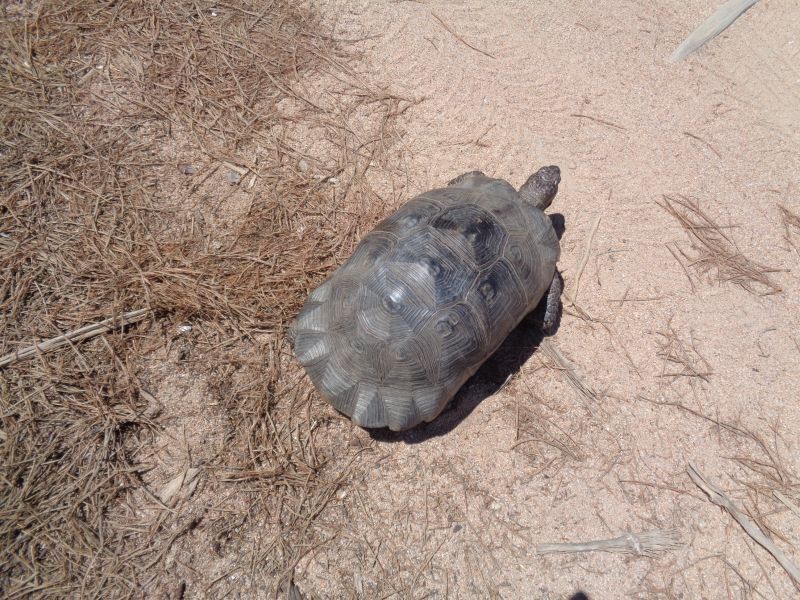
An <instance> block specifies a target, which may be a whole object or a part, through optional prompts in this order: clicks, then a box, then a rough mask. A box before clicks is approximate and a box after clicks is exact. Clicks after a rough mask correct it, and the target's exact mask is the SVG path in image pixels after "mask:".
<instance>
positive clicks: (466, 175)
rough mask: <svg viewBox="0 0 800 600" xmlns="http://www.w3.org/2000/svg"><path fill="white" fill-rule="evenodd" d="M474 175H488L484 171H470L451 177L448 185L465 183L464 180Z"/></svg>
mask: <svg viewBox="0 0 800 600" xmlns="http://www.w3.org/2000/svg"><path fill="white" fill-rule="evenodd" d="M472 177H486V174H485V173H484V172H483V171H469V172H467V173H463V174H461V175H459V176H458V177H456V178H455V179H451V180H450V181H448V182H447V185H448V187H449V186H451V185H458V184H459V183H463V182H464V180H466V179H470V178H472Z"/></svg>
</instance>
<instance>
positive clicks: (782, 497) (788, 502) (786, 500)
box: [772, 490, 800, 517]
mask: <svg viewBox="0 0 800 600" xmlns="http://www.w3.org/2000/svg"><path fill="white" fill-rule="evenodd" d="M772 493H773V494H775V497H776V498H777V499H778V500H780V501H781V502H783V504H784V505H785V506H786V508H788V509H789V510H790V511H792V512H793V513H794V515H795V516H796V517H800V506H797V504H795V503H794V502H792V501H791V500H790V499H789V497H788V496H786V495H785V494H781V493H780V492H779V491H778V490H775V491H773V492H772Z"/></svg>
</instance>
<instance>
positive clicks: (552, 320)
mask: <svg viewBox="0 0 800 600" xmlns="http://www.w3.org/2000/svg"><path fill="white" fill-rule="evenodd" d="M563 287H564V282H563V281H562V280H561V274H560V273H559V272H558V269H556V272H555V273H553V281H552V282H551V283H550V290H549V291H548V292H547V306H546V308H545V311H544V322H543V323H542V329H544V332H545V333H553V326H554V325H555V324H556V320H557V319H558V309H559V307H560V305H561V291H562V289H563Z"/></svg>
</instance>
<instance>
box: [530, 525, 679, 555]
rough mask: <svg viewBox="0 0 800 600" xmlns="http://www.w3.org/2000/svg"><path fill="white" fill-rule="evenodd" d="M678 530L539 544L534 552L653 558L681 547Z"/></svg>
mask: <svg viewBox="0 0 800 600" xmlns="http://www.w3.org/2000/svg"><path fill="white" fill-rule="evenodd" d="M681 545H682V544H681V542H680V539H679V537H678V532H677V531H675V530H667V531H663V530H658V529H657V530H654V531H646V532H644V533H626V534H625V535H621V536H620V537H616V538H613V539H609V540H595V541H591V542H575V543H566V544H539V545H538V546H536V552H538V553H539V554H551V553H554V552H595V551H600V552H624V553H626V554H635V555H637V556H647V557H649V558H653V557H655V556H657V555H658V554H659V553H661V552H665V551H667V550H675V549H676V548H680V547H681Z"/></svg>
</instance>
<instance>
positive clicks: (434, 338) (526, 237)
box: [290, 166, 561, 431]
mask: <svg viewBox="0 0 800 600" xmlns="http://www.w3.org/2000/svg"><path fill="white" fill-rule="evenodd" d="M560 181H561V174H560V171H559V169H558V167H555V166H549V167H543V168H541V169H539V170H538V171H537V172H536V173H534V174H533V175H531V176H530V177H529V178H528V180H527V181H526V182H525V184H524V185H523V186H522V187H521V188H520V189H519V191H517V190H515V189H514V188H513V187H512V186H511V184H509V183H508V182H507V181H504V180H502V179H493V178H490V177H487V176H486V175H484V174H483V173H481V172H480V171H472V172H469V173H464V174H463V175H461V176H460V177H457V178H455V179H453V180H452V181H451V182H449V183H448V186H447V187H445V188H441V189H435V190H431V191H429V192H425V193H424V194H421V195H419V196H417V197H416V198H414V199H412V200H411V201H409V202H408V203H406V204H405V205H404V206H402V207H401V208H400V209H398V210H397V211H396V212H395V213H394V214H392V215H390V216H389V217H387V218H386V219H384V220H383V221H381V222H380V223H378V225H377V226H376V227H375V229H373V230H372V231H371V232H370V233H369V234H367V235H366V236H365V237H364V239H363V240H362V241H361V242H360V243H359V244H358V246H357V247H356V249H355V251H354V252H353V254H352V256H351V257H350V258H349V259H348V260H347V261H346V262H345V263H344V264H343V265H342V266H341V267H339V269H337V270H336V271H335V272H334V273H333V274H332V275H331V276H330V277H328V279H327V280H325V281H324V282H323V283H322V284H321V285H320V286H319V287H318V288H317V289H315V290H314V291H313V292H312V293H311V294H310V295H309V297H308V299H307V300H306V303H305V305H304V306H303V309H302V310H301V311H300V313H299V315H298V316H297V319H296V320H295V322H294V324H293V325H292V328H291V331H290V340H291V342H292V344H293V349H294V353H295V355H296V356H297V358H298V359H299V361H300V363H301V364H302V365H303V367H304V368H305V370H306V372H307V373H308V375H309V377H310V378H311V381H312V382H313V383H314V385H315V386H316V388H317V390H318V391H319V393H320V394H321V395H322V397H323V398H325V399H326V400H327V401H328V402H329V403H330V404H332V405H333V407H334V408H336V409H337V410H338V411H340V412H341V413H344V414H345V415H347V416H349V417H350V418H351V419H352V420H353V422H354V423H356V424H357V425H360V426H361V427H365V428H380V427H389V428H390V429H392V430H394V431H400V430H404V429H409V428H411V427H414V426H415V425H417V424H419V423H420V422H422V421H428V422H429V421H432V420H433V419H435V418H436V417H437V416H438V415H439V413H441V412H442V410H443V409H444V408H445V406H446V405H447V404H448V402H449V401H450V400H451V399H452V398H453V396H454V395H455V393H456V392H457V391H458V389H459V388H460V387H461V386H462V385H463V384H464V382H465V381H466V380H467V379H469V377H471V376H472V375H473V374H474V373H475V371H477V370H478V368H479V367H480V366H481V365H482V364H483V363H484V361H486V359H487V358H489V357H490V356H491V355H492V353H494V351H495V350H496V349H497V347H498V346H499V345H500V344H501V343H502V341H503V340H504V339H505V338H506V336H507V335H508V334H509V333H510V332H511V331H512V330H513V329H514V328H515V327H516V326H517V325H518V324H519V322H520V321H521V320H522V319H523V318H524V317H525V316H526V315H527V314H528V313H529V312H530V311H531V310H533V309H534V308H535V307H536V306H537V305H538V303H539V301H540V300H541V299H542V297H543V296H544V295H545V292H547V291H548V290H549V293H548V294H547V310H546V313H545V318H544V328H545V329H549V328H550V327H552V325H553V323H554V321H555V319H556V315H557V313H558V306H559V298H560V294H561V279H560V276H559V275H558V273H557V271H556V263H557V262H558V258H559V255H560V251H561V249H560V245H559V240H558V236H557V235H556V232H555V230H554V229H553V226H552V224H551V221H550V219H549V218H548V217H547V216H546V215H545V214H544V212H543V211H544V209H546V208H547V207H548V206H549V205H550V203H551V201H552V200H553V197H554V196H555V195H556V192H557V191H558V184H559V183H560Z"/></svg>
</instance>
